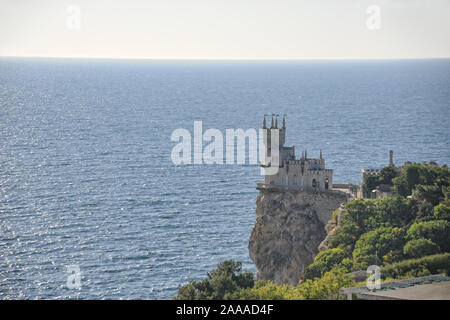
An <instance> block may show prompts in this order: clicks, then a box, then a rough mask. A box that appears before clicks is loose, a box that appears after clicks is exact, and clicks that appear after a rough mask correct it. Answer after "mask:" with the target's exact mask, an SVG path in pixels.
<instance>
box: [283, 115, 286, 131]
mask: <svg viewBox="0 0 450 320" xmlns="http://www.w3.org/2000/svg"><path fill="white" fill-rule="evenodd" d="M283 129H286V115H284V116H283Z"/></svg>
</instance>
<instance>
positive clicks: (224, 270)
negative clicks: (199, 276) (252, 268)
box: [175, 260, 254, 300]
mask: <svg viewBox="0 0 450 320" xmlns="http://www.w3.org/2000/svg"><path fill="white" fill-rule="evenodd" d="M253 285H254V277H253V273H251V272H247V271H242V263H241V262H236V261H234V260H226V261H223V262H221V263H219V265H218V266H217V268H216V269H214V270H212V271H211V272H208V273H207V278H206V279H203V280H201V281H193V280H191V281H190V282H189V283H188V284H186V285H184V286H180V287H179V288H178V295H177V296H176V297H175V299H177V300H183V299H185V300H222V299H227V298H228V295H230V294H232V293H233V292H235V291H237V290H239V289H242V288H251V287H253Z"/></svg>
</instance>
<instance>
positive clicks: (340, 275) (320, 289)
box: [297, 268, 353, 300]
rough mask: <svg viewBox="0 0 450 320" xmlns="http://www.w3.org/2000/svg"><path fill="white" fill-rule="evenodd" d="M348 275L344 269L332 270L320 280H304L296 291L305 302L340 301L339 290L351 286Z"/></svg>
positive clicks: (351, 282) (350, 278)
mask: <svg viewBox="0 0 450 320" xmlns="http://www.w3.org/2000/svg"><path fill="white" fill-rule="evenodd" d="M352 284H353V281H352V277H351V275H350V274H348V273H347V270H345V269H344V268H339V269H334V270H331V271H329V272H327V273H325V274H324V276H323V277H322V278H317V279H315V280H309V279H308V280H306V281H305V282H303V283H301V284H300V285H299V286H298V288H297V290H298V291H299V293H300V295H301V296H302V297H303V298H304V299H307V300H326V299H336V300H337V299H342V298H344V297H343V296H342V295H340V294H339V289H341V288H345V287H350V286H352Z"/></svg>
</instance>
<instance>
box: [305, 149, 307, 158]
mask: <svg viewBox="0 0 450 320" xmlns="http://www.w3.org/2000/svg"><path fill="white" fill-rule="evenodd" d="M306 158H308V154H307V151H306V150H305V159H306Z"/></svg>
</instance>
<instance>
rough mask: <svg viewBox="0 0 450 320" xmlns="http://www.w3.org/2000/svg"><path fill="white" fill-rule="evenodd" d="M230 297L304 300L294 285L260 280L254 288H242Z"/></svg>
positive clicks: (238, 298)
mask: <svg viewBox="0 0 450 320" xmlns="http://www.w3.org/2000/svg"><path fill="white" fill-rule="evenodd" d="M229 297H230V299H233V300H304V297H303V296H302V295H301V294H300V292H299V291H298V290H296V289H295V288H294V287H292V286H290V285H287V284H283V285H277V284H275V283H273V282H272V281H258V282H256V284H255V285H254V286H253V287H252V288H245V289H240V290H238V291H236V292H234V293H232V294H230V296H229Z"/></svg>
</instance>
